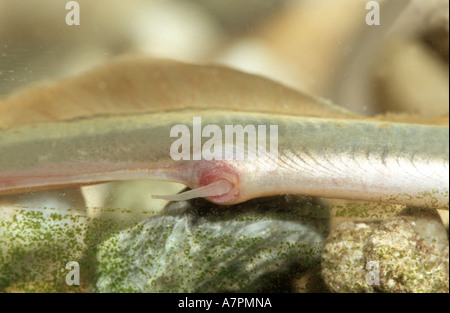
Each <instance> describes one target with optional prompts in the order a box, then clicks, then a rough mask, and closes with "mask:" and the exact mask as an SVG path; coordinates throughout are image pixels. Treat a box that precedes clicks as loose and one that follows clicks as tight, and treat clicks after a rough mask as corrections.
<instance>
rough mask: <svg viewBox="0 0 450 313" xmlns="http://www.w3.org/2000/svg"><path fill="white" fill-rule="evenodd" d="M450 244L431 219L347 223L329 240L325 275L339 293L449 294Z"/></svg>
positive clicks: (330, 286) (330, 287) (400, 217)
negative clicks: (449, 251) (449, 252)
mask: <svg viewBox="0 0 450 313" xmlns="http://www.w3.org/2000/svg"><path fill="white" fill-rule="evenodd" d="M448 246H449V244H448V239H447V234H446V230H445V228H444V227H443V225H442V223H440V222H439V221H437V220H436V219H434V217H430V216H423V217H414V216H399V217H393V218H391V219H387V220H384V221H378V222H371V223H358V222H346V223H342V224H340V225H339V226H338V227H337V228H336V230H335V231H334V232H333V233H332V234H331V235H330V236H329V237H328V238H327V240H326V243H325V247H324V253H323V255H322V276H323V279H324V280H325V283H326V284H327V285H328V287H329V289H330V290H331V291H334V292H449V272H448V262H449V261H448Z"/></svg>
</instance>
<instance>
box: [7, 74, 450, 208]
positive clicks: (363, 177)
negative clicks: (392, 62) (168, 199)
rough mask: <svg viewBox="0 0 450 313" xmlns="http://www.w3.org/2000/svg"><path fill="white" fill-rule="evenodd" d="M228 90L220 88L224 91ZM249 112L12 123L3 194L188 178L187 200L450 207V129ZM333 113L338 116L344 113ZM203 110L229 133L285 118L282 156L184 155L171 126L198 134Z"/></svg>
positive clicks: (206, 119) (223, 109)
mask: <svg viewBox="0 0 450 313" xmlns="http://www.w3.org/2000/svg"><path fill="white" fill-rule="evenodd" d="M237 75H239V74H237ZM100 83H101V82H100ZM125 83H126V82H125ZM100 87H101V86H100ZM100 87H99V88H100ZM200 89H201V88H200ZM163 91H164V92H167V90H163ZM163 91H161V92H163ZM199 92H201V90H200V91H199ZM206 92H207V90H206ZM224 92H225V91H220V90H218V91H217V95H218V97H220V95H221V93H224ZM228 92H230V93H233V92H235V91H233V90H228ZM236 94H237V96H239V93H236ZM125 96H127V95H124V97H125ZM192 96H193V97H194V98H195V94H194V95H192ZM128 97H131V99H132V100H135V99H134V98H132V95H128ZM159 97H160V98H161V99H162V98H163V95H159ZM144 100H145V99H142V101H144ZM244 100H245V99H244ZM10 101H11V100H10ZM120 101H125V100H124V99H120ZM127 101H130V100H129V99H127ZM139 101H141V99H140V100H139ZM161 101H162V100H161ZM180 101H182V98H180ZM236 101H242V99H237V100H236ZM262 101H264V100H262ZM280 101H282V100H280ZM200 102H201V101H200ZM6 103H7V104H8V100H6ZM9 103H10V102H9ZM7 104H6V105H7ZM0 105H1V103H0ZM80 105H83V103H80ZM246 109H248V108H247V107H243V108H242V109H241V110H236V109H234V110H232V109H228V108H227V106H226V105H225V104H223V105H222V106H219V107H217V106H214V103H212V104H211V107H210V108H207V107H206V106H205V107H201V108H198V107H197V108H196V107H195V106H194V107H193V108H191V107H189V106H188V107H186V106H183V105H182V104H181V102H180V104H179V106H178V107H177V105H176V102H175V104H174V105H172V106H170V105H169V110H166V111H164V112H159V111H158V110H154V112H152V111H151V110H149V111H150V112H146V111H145V110H142V111H133V112H130V113H127V112H119V113H120V114H118V113H117V112H114V113H115V114H106V113H105V112H100V114H92V115H86V114H83V115H79V116H77V115H75V116H71V117H70V118H59V119H58V118H55V119H54V120H52V119H48V120H44V119H42V120H39V118H38V120H31V121H28V122H27V121H25V122H23V121H22V123H17V124H13V123H11V122H10V121H9V122H4V124H3V125H7V126H4V127H3V128H4V129H3V130H0V194H8V193H18V192H27V191H32V190H39V189H45V188H58V187H63V186H67V185H86V184H92V183H97V182H106V181H116V180H127V179H143V178H149V179H159V180H167V181H174V182H181V183H184V184H186V185H188V186H189V187H191V188H192V189H193V191H192V192H191V194H187V196H186V198H190V197H197V196H205V197H208V198H209V199H210V200H211V201H213V202H216V203H219V204H232V203H239V202H242V201H245V200H248V199H251V198H256V197H261V196H269V195H279V194H306V195H312V196H321V197H332V198H342V199H354V200H370V201H383V202H391V203H398V204H406V205H413V206H422V207H435V208H443V209H447V210H448V206H449V200H448V199H449V196H448V190H449V172H448V170H449V169H448V167H449V131H448V126H433V125H418V124H406V123H388V122H381V121H369V120H365V119H356V118H353V117H352V118H346V117H345V114H343V113H342V116H338V117H337V118H332V117H330V116H327V115H326V114H323V115H325V117H319V116H299V115H297V116H288V115H286V114H280V113H282V112H275V113H268V112H266V111H267V110H266V108H264V109H259V111H260V112H258V110H256V111H257V112H251V110H250V109H249V110H248V111H246ZM320 110H321V109H320V108H318V111H320ZM333 114H335V115H339V114H340V113H339V110H338V109H336V111H334V112H333ZM310 115H314V114H310ZM195 116H198V117H201V122H202V126H206V125H209V124H211V125H217V126H218V127H219V128H220V129H222V131H223V133H225V131H224V129H225V125H243V126H246V125H254V126H256V127H257V126H258V125H266V126H267V129H269V126H270V125H277V126H278V157H277V158H276V159H267V158H264V157H257V158H256V159H253V160H244V161H238V160H225V159H222V160H211V161H208V160H204V159H203V160H192V158H191V159H190V160H178V161H175V160H173V159H172V157H171V155H170V148H171V145H172V143H173V142H174V140H176V139H177V138H171V137H170V131H171V129H172V127H173V126H174V125H179V124H182V125H186V126H188V127H189V128H190V129H191V134H192V121H193V117H195ZM33 118H36V117H31V119H33ZM6 121H8V120H6ZM8 123H10V124H8ZM1 125H2V124H1V118H0V126H1ZM208 139H209V138H203V139H202V142H203V143H204V142H205V141H207V140H208ZM270 162H272V163H270ZM208 186H209V187H208ZM196 190H198V192H197V191H196ZM173 199H175V200H177V199H178V200H181V199H183V197H182V196H181V197H177V196H175V197H174V198H173Z"/></svg>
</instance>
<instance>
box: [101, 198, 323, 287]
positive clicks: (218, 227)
mask: <svg viewBox="0 0 450 313" xmlns="http://www.w3.org/2000/svg"><path fill="white" fill-rule="evenodd" d="M280 198H281V200H280ZM292 199H294V198H283V197H274V198H273V199H269V200H266V201H264V200H261V199H258V201H250V202H248V203H245V204H241V205H237V206H228V207H224V206H215V205H213V204H210V203H206V201H204V200H196V201H195V200H194V201H191V202H185V201H182V202H177V203H171V204H169V205H168V207H167V208H166V210H165V214H162V215H157V216H153V217H151V218H149V219H148V220H146V221H144V222H141V223H139V224H138V225H136V226H134V227H131V228H129V229H126V230H123V231H121V232H120V233H118V234H117V235H115V236H113V237H111V238H110V239H109V240H107V241H106V242H104V243H103V244H102V245H101V246H100V248H99V253H98V255H97V260H98V267H97V269H98V274H99V277H98V280H97V283H96V289H97V291H99V292H261V291H265V292H273V291H280V290H281V291H288V290H286V289H285V288H288V289H289V287H286V285H285V284H284V282H283V281H282V280H280V277H290V276H292V275H294V274H293V269H296V270H297V273H298V271H299V269H301V270H306V269H308V268H311V267H314V266H317V265H318V262H319V261H320V253H321V250H322V246H323V238H324V237H323V235H322V234H321V233H320V232H319V231H317V230H316V228H314V226H310V225H306V223H303V222H301V221H300V220H299V219H297V218H296V217H295V216H290V217H286V216H283V218H278V219H277V218H276V217H275V215H270V214H264V215H263V214H260V212H261V211H264V210H266V209H267V208H268V207H271V206H273V205H274V201H275V203H278V204H280V203H281V204H285V205H288V204H291V205H292V204H293V203H296V201H293V200H292ZM261 202H262V204H261V205H258V203H261ZM305 203H307V204H306V205H305V206H306V207H308V208H309V206H311V205H313V204H312V202H305ZM233 208H234V211H233ZM244 208H248V210H244ZM284 209H286V210H287V211H290V210H289V209H290V208H289V207H284ZM266 213H267V212H266ZM278 213H280V212H278ZM280 216H281V215H280V214H278V217H280ZM289 219H290V220H289Z"/></svg>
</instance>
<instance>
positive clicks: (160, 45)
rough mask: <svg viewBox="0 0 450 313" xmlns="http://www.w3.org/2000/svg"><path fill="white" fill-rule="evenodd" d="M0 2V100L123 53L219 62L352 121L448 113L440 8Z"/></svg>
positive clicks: (416, 4)
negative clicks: (71, 16)
mask: <svg viewBox="0 0 450 313" xmlns="http://www.w3.org/2000/svg"><path fill="white" fill-rule="evenodd" d="M68 2H69V1H65V0H41V1H25V0H19V1H18V0H0V97H4V96H5V95H7V94H8V93H10V92H12V91H14V90H16V89H18V88H22V87H24V86H26V85H28V84H30V83H32V82H34V81H37V80H42V79H47V80H53V79H57V78H61V77H64V76H69V75H73V74H75V73H77V72H80V71H83V70H85V69H87V68H90V67H92V66H94V65H96V64H100V63H103V62H107V61H108V60H110V59H111V58H114V57H116V56H118V55H121V54H127V53H142V54H148V55H151V56H155V57H159V58H171V59H177V60H182V61H186V62H193V63H221V64H224V65H228V66H231V67H234V68H237V69H239V70H242V71H245V72H250V73H255V74H260V75H263V76H266V77H269V78H271V79H273V80H276V81H279V82H281V83H283V84H285V85H287V86H290V87H292V88H295V89H298V90H301V91H303V92H306V93H310V94H314V95H318V96H322V97H325V98H329V99H331V100H332V101H333V102H335V103H336V104H338V105H342V106H345V107H347V108H349V109H351V110H353V111H355V112H358V113H361V114H365V115H374V114H377V113H383V112H387V111H396V112H407V113H418V114H421V115H422V116H426V117H434V116H439V115H442V114H446V113H448V101H449V99H448V93H449V90H448V88H449V87H448V83H449V78H448V38H449V37H448V31H449V26H448V14H449V13H448V1H446V0H429V1H420V0H411V1H409V0H395V1H389V0H385V1H377V3H379V4H380V7H381V9H380V25H378V26H376V25H375V26H369V25H367V23H366V15H367V14H368V13H369V12H370V11H371V10H370V9H366V4H367V3H368V2H369V1H363V0H340V1H332V0H243V1H241V0H134V1H125V0H96V1H89V0H79V1H77V3H78V4H79V7H80V25H79V26H68V25H67V24H66V15H67V14H68V13H69V10H67V9H66V3H68Z"/></svg>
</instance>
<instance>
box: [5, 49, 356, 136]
mask: <svg viewBox="0 0 450 313" xmlns="http://www.w3.org/2000/svg"><path fill="white" fill-rule="evenodd" d="M183 108H189V109H209V108H216V109H230V110H236V111H252V112H261V113H263V112H264V113H278V114H288V115H303V116H321V117H341V118H345V117H357V115H355V114H353V113H350V112H349V111H346V110H345V109H342V108H340V107H337V106H334V105H332V104H331V103H329V102H328V101H325V100H321V99H316V98H313V97H310V96H307V95H304V94H302V93H300V92H298V91H296V90H293V89H290V88H287V87H284V86H282V85H280V84H277V83H275V82H272V81H271V80H269V79H265V78H262V77H259V76H255V75H251V74H246V73H242V72H239V71H236V70H232V69H229V68H226V67H222V66H217V65H206V66H201V65H192V64H185V63H180V62H176V61H169V60H155V59H151V58H148V57H141V56H139V57H136V56H134V57H122V58H119V59H117V60H115V61H112V62H111V63H108V64H105V65H102V66H99V67H96V68H94V69H92V70H90V71H88V72H85V73H83V74H81V75H78V76H75V77H70V78H66V79H62V80H60V81H57V82H53V83H47V84H37V85H34V86H32V87H30V88H28V89H26V90H23V91H22V92H18V93H15V94H12V95H10V96H9V97H8V98H6V99H3V100H2V101H0V129H2V128H3V129H6V128H10V127H12V126H14V125H20V124H28V123H37V122H51V121H62V120H71V119H76V118H81V117H87V116H93V115H102V114H134V113H143V112H162V111H171V110H177V109H183Z"/></svg>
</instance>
